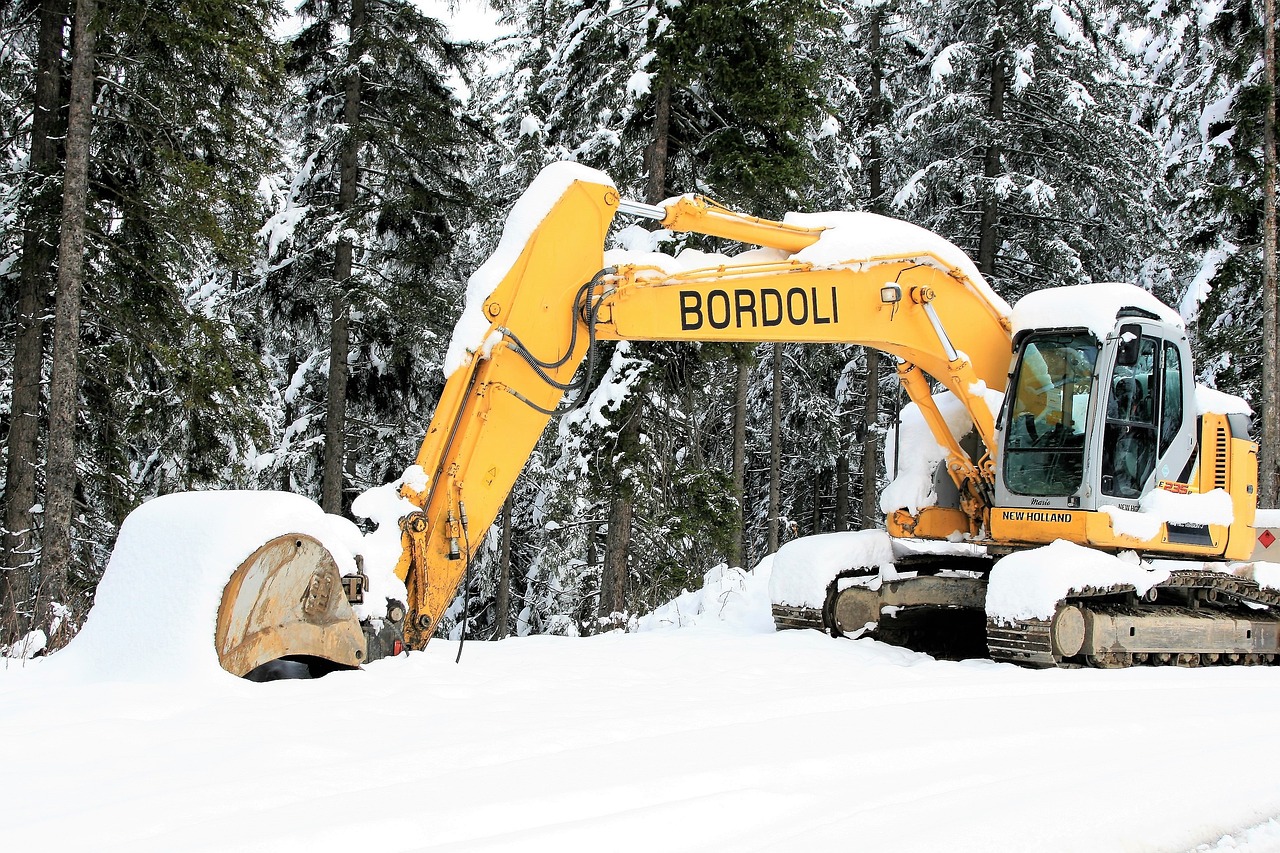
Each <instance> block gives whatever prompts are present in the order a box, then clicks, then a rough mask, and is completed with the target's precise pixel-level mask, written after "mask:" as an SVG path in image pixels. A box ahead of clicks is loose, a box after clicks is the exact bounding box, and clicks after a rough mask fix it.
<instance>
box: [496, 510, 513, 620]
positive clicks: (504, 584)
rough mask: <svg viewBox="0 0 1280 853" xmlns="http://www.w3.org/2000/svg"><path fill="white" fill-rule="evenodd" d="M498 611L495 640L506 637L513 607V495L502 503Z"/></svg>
mask: <svg viewBox="0 0 1280 853" xmlns="http://www.w3.org/2000/svg"><path fill="white" fill-rule="evenodd" d="M494 608H495V609H496V610H497V611H498V612H497V614H496V615H497V617H498V618H497V622H498V624H497V627H495V628H494V631H493V638H494V639H495V640H503V639H506V636H507V631H508V629H509V627H510V626H509V625H508V614H507V611H509V610H510V609H511V495H507V500H506V503H504V504H503V505H502V543H501V545H500V546H499V551H498V600H497V602H496V603H495V604H494Z"/></svg>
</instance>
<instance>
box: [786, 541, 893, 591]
mask: <svg viewBox="0 0 1280 853" xmlns="http://www.w3.org/2000/svg"><path fill="white" fill-rule="evenodd" d="M863 566H865V567H867V568H870V567H872V566H875V567H877V568H879V569H881V570H882V571H884V570H886V569H887V570H888V571H890V572H892V571H893V540H892V539H890V538H889V534H888V533H885V532H884V531H883V530H855V531H852V532H848V533H822V534H819V535H817V536H804V537H801V538H799V539H793V540H791V541H790V542H788V543H786V544H785V545H783V546H782V547H781V548H779V549H778V553H777V554H775V555H774V558H773V572H772V575H771V577H770V579H769V598H770V600H771V601H772V602H773V603H775V604H785V605H788V606H790V607H812V608H820V607H822V605H823V604H824V603H825V601H826V598H827V585H828V584H829V583H831V580H832V578H834V577H835V576H836V575H837V574H838V573H840V572H842V571H845V570H846V569H853V568H858V567H863Z"/></svg>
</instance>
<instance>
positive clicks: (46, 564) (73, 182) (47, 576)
mask: <svg viewBox="0 0 1280 853" xmlns="http://www.w3.org/2000/svg"><path fill="white" fill-rule="evenodd" d="M95 7H96V2H95V0H76V13H75V21H74V23H73V25H72V35H71V41H72V59H71V108H70V112H69V113H68V116H67V166H66V172H65V176H64V178H63V184H62V226H61V227H62V232H61V238H60V240H59V244H58V257H59V259H60V262H59V264H58V289H57V295H56V307H55V309H54V319H53V372H52V375H51V377H50V381H49V449H48V457H47V459H46V463H45V466H46V467H45V480H46V488H45V491H46V500H45V517H44V550H43V553H42V554H41V556H40V591H39V595H38V597H37V611H36V612H37V618H43V615H44V612H45V610H46V608H47V606H48V605H49V604H50V603H53V602H62V601H64V600H65V598H66V592H67V578H68V576H69V573H70V567H71V560H72V553H71V518H72V508H73V507H72V505H73V502H74V500H75V491H76V435H75V430H76V415H77V413H78V411H79V405H78V402H79V386H80V370H79V365H78V360H79V357H80V291H81V286H82V284H83V277H84V232H85V208H86V205H87V203H88V172H89V135H90V131H91V130H92V128H93V65H94V47H95V45H94V42H95V38H96V34H95V32H94V29H93V27H92V26H90V24H91V23H92V20H93V17H94V12H95Z"/></svg>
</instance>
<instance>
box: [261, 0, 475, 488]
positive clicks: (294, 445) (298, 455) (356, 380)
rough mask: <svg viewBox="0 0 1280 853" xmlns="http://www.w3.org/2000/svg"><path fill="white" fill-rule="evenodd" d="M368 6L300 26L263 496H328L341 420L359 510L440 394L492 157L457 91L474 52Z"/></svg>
mask: <svg viewBox="0 0 1280 853" xmlns="http://www.w3.org/2000/svg"><path fill="white" fill-rule="evenodd" d="M355 4H356V5H355V6H353V5H352V3H349V2H327V0H313V2H307V3H304V4H303V5H302V6H301V7H300V9H299V11H300V13H301V15H302V16H303V19H304V26H303V29H302V30H301V31H300V32H299V33H298V34H297V36H295V37H294V38H293V40H292V42H291V53H290V59H289V61H288V70H289V73H290V79H291V80H292V84H293V86H294V88H295V91H296V92H297V93H298V101H297V102H296V103H293V104H291V105H290V107H289V114H288V116H287V117H286V119H285V121H284V122H283V124H284V126H285V128H286V130H285V133H286V134H287V135H288V136H289V137H290V138H289V139H288V141H287V142H286V143H285V144H286V146H287V147H288V149H289V156H288V165H289V169H288V172H287V173H285V174H282V175H281V176H279V177H277V178H276V179H274V180H273V181H271V182H270V186H269V191H270V193H271V195H272V197H273V203H274V206H275V213H274V215H273V216H272V217H271V219H270V220H269V221H268V223H267V225H266V227H264V229H263V231H262V235H263V237H264V239H265V242H266V243H267V255H268V258H267V260H266V262H265V266H264V268H263V270H262V271H261V272H262V279H261V280H262V288H261V290H260V292H259V295H260V300H259V302H258V305H259V306H260V310H261V311H262V312H263V317H264V326H265V328H266V330H267V332H266V335H267V338H266V339H265V340H263V342H262V344H263V347H264V350H265V354H266V359H267V362H268V365H269V367H270V369H271V371H272V373H273V374H274V377H275V380H274V384H275V387H276V389H277V391H276V396H275V400H274V420H275V423H274V424H273V429H272V436H271V439H270V442H269V443H268V444H267V445H265V446H263V447H260V448H258V450H259V451H260V455H259V456H258V459H257V468H258V470H259V472H260V477H261V481H262V482H264V483H268V484H272V485H277V486H280V487H284V488H288V489H293V490H297V491H300V492H303V493H305V494H308V495H312V496H319V486H320V483H319V482H317V480H318V477H317V473H318V469H319V467H320V463H321V460H322V459H323V456H324V448H325V443H326V442H325V438H324V432H323V431H322V430H321V429H320V425H321V424H322V423H323V422H324V414H325V413H326V412H327V411H330V410H331V409H332V410H333V411H334V413H335V416H337V418H338V420H341V422H342V423H341V424H340V425H339V424H337V423H336V421H335V422H333V423H330V424H329V425H328V427H329V431H330V432H332V431H334V430H336V434H337V436H338V437H339V438H340V439H341V441H340V442H338V443H340V444H341V445H343V451H344V452H343V454H342V464H341V466H339V468H340V476H341V481H342V488H341V495H342V501H341V503H343V504H344V505H345V504H346V503H348V502H349V501H350V499H351V497H353V495H354V494H356V493H358V492H360V491H362V490H363V489H365V488H368V487H369V486H372V485H378V484H381V483H383V482H386V481H387V480H388V479H391V478H393V477H394V476H396V475H398V473H399V468H400V467H402V466H403V463H404V460H406V459H411V458H412V457H413V455H414V452H415V450H416V447H417V443H418V441H419V440H420V439H421V435H422V432H423V429H424V424H425V422H426V420H427V417H428V416H429V413H430V410H431V405H432V404H433V403H434V400H435V399H436V397H437V396H438V394H439V391H440V389H441V387H442V386H443V376H442V375H441V374H440V372H439V369H438V365H439V363H440V360H441V359H440V353H441V352H442V349H443V343H444V342H446V341H447V339H448V335H449V330H450V329H451V328H452V325H453V323H454V321H455V319H456V317H457V313H458V311H459V309H460V301H459V300H458V299H457V298H456V294H457V293H458V290H459V287H460V283H459V281H458V274H457V273H456V272H453V271H451V270H447V269H446V267H445V264H446V259H447V256H448V253H449V251H450V250H451V248H452V247H453V245H454V242H455V239H456V237H457V234H458V232H459V231H461V230H463V229H465V228H466V227H467V223H468V220H469V216H470V207H471V199H472V197H473V196H472V191H471V188H470V186H469V185H468V181H467V180H466V176H467V162H468V159H469V157H470V155H471V152H472V150H473V148H474V145H475V143H476V142H477V141H478V139H479V128H478V126H477V124H476V123H475V122H474V121H473V120H472V119H471V118H470V117H469V116H468V114H467V113H466V111H465V109H464V107H463V105H462V103H461V101H460V100H459V98H458V96H457V93H456V92H455V91H454V89H453V86H452V84H451V82H450V80H451V77H452V75H455V74H456V75H460V76H462V77H465V75H466V74H468V73H469V70H470V62H471V59H472V55H473V51H472V50H471V48H470V47H469V46H467V45H463V44H459V43H455V42H454V41H452V40H451V39H450V38H449V36H448V34H447V32H446V31H445V28H444V26H443V25H442V24H441V23H440V22H439V21H436V20H434V19H431V18H429V17H427V16H425V15H424V14H423V13H421V12H420V11H418V9H417V7H416V6H415V5H414V4H412V3H409V2H402V0H355ZM353 21H354V22H355V23H356V24H357V26H356V27H355V28H354V29H352V28H351V24H352V22H353ZM339 273H340V274H339ZM442 279H443V280H442ZM335 320H336V321H337V322H336V323H335ZM344 324H345V325H346V328H345V329H343V328H342V326H343V325H344ZM344 349H345V351H346V354H345V356H344V355H343V350H344ZM335 354H336V355H335ZM335 358H336V362H335ZM339 374H345V375H346V376H347V377H348V380H347V382H346V383H342V382H341V381H340V380H341V378H342V377H341V376H340V375H339ZM326 379H327V381H326ZM335 382H336V383H338V384H341V385H343V388H342V389H339V390H340V391H343V392H344V393H345V397H346V400H345V405H344V404H343V402H342V401H340V400H338V399H337V397H338V396H341V395H340V394H334V393H333V391H332V386H333V384H334V383H335ZM330 438H332V436H330ZM330 443H331V444H332V442H330Z"/></svg>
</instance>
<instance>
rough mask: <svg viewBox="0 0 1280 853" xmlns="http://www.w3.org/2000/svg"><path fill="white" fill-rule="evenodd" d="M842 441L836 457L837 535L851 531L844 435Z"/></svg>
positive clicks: (847, 467)
mask: <svg viewBox="0 0 1280 853" xmlns="http://www.w3.org/2000/svg"><path fill="white" fill-rule="evenodd" d="M841 420H842V421H843V420H844V418H841ZM841 432H842V433H843V430H841ZM841 439H842V440H841V446H840V451H839V453H838V454H837V456H836V517H835V519H834V520H835V524H834V525H833V526H834V527H835V531H836V532H837V533H843V532H844V531H846V530H848V529H849V457H848V456H847V455H846V453H845V451H846V448H845V447H844V444H843V435H842V436H841Z"/></svg>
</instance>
